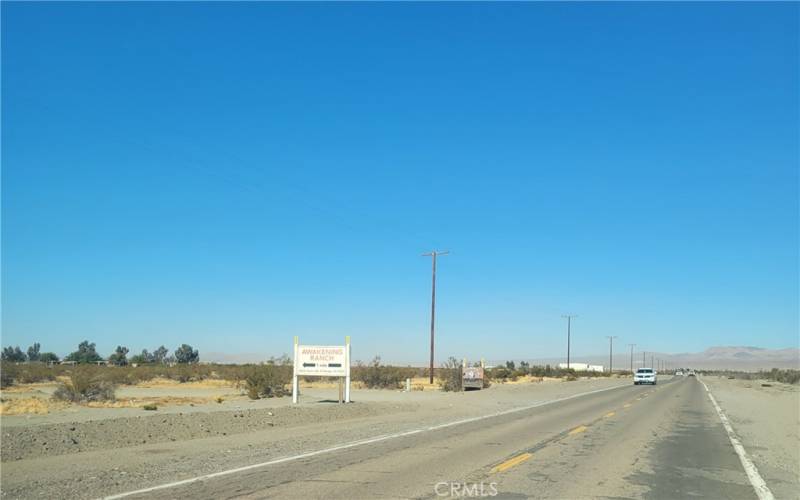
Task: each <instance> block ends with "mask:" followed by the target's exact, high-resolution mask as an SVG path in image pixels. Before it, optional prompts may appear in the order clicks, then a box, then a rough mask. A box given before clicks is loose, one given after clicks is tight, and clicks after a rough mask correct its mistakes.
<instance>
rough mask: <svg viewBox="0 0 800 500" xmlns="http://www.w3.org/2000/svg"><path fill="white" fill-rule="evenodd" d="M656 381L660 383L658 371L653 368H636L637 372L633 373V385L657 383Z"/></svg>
mask: <svg viewBox="0 0 800 500" xmlns="http://www.w3.org/2000/svg"><path fill="white" fill-rule="evenodd" d="M656 383H658V376H657V375H656V371H655V370H653V369H652V368H639V369H638V370H636V373H634V374H633V385H639V384H652V385H656Z"/></svg>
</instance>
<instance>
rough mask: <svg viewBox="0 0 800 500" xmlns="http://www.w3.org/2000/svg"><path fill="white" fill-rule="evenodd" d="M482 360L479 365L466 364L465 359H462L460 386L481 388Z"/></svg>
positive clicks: (463, 387) (464, 388)
mask: <svg viewBox="0 0 800 500" xmlns="http://www.w3.org/2000/svg"><path fill="white" fill-rule="evenodd" d="M483 377H484V373H483V360H481V366H467V360H466V359H464V361H463V363H462V366H461V388H462V389H463V390H467V389H483Z"/></svg>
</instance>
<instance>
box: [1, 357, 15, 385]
mask: <svg viewBox="0 0 800 500" xmlns="http://www.w3.org/2000/svg"><path fill="white" fill-rule="evenodd" d="M16 368H17V367H16V366H15V365H14V364H13V363H8V362H2V363H0V388H2V389H5V388H6V387H11V386H12V385H14V380H15V379H16V376H17V369H16Z"/></svg>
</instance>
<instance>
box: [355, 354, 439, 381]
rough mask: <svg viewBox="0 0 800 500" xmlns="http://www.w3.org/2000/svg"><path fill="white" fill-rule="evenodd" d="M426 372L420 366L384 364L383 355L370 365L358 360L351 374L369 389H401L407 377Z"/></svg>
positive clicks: (373, 360)
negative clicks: (382, 362) (382, 361)
mask: <svg viewBox="0 0 800 500" xmlns="http://www.w3.org/2000/svg"><path fill="white" fill-rule="evenodd" d="M421 372H422V373H421ZM424 372H426V371H425V370H424V369H423V370H420V369H419V368H411V367H405V368H404V367H398V366H386V365H382V364H381V357H380V356H375V358H373V359H372V361H371V362H370V363H369V364H368V365H365V364H363V363H361V362H360V361H359V362H357V363H356V366H354V367H353V368H352V369H351V376H352V378H353V380H355V381H358V382H361V383H362V384H364V387H367V388H369V389H399V388H401V387H402V386H403V383H404V382H405V380H406V379H407V378H414V377H417V376H422V375H424Z"/></svg>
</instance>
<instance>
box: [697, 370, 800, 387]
mask: <svg viewBox="0 0 800 500" xmlns="http://www.w3.org/2000/svg"><path fill="white" fill-rule="evenodd" d="M700 373H701V374H703V375H718V376H721V377H728V378H734V379H742V380H770V381H772V382H782V383H784V384H800V370H793V369H787V370H781V369H779V368H773V369H771V370H760V371H757V372H743V371H734V370H701V371H700Z"/></svg>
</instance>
